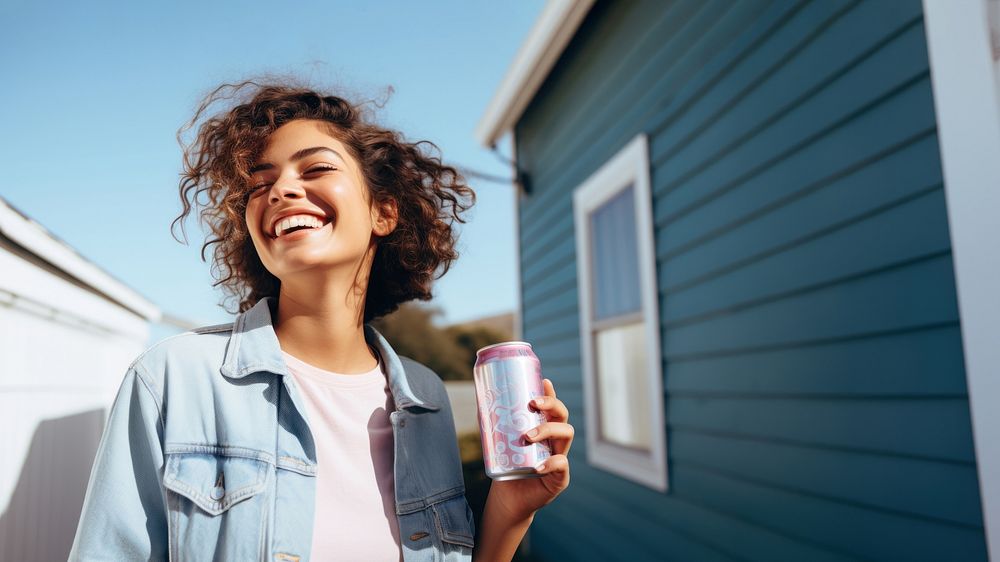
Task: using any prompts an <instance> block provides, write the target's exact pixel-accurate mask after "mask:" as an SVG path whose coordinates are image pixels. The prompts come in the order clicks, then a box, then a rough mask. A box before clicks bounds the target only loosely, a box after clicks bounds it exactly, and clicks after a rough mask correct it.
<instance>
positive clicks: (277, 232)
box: [274, 215, 323, 238]
mask: <svg viewBox="0 0 1000 562" xmlns="http://www.w3.org/2000/svg"><path fill="white" fill-rule="evenodd" d="M303 225H306V226H311V227H313V228H320V227H322V226H323V221H321V220H320V219H319V218H317V217H314V216H312V215H292V216H290V217H285V218H283V219H281V220H280V221H278V223H277V225H276V226H275V227H274V236H275V237H276V238H277V237H278V236H281V235H282V233H284V231H285V230H288V229H289V228H292V227H293V226H303Z"/></svg>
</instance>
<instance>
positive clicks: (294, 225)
mask: <svg viewBox="0 0 1000 562" xmlns="http://www.w3.org/2000/svg"><path fill="white" fill-rule="evenodd" d="M332 223H333V219H332V218H328V217H324V218H320V217H315V216H310V217H309V219H306V220H302V219H294V218H293V219H291V220H282V221H279V222H278V223H277V225H276V226H275V228H274V233H273V234H271V236H270V238H271V239H272V240H276V239H278V238H281V239H285V238H288V239H297V238H301V237H302V236H304V235H305V234H309V233H311V232H318V231H320V230H323V229H324V228H326V227H327V226H329V225H330V224H332Z"/></svg>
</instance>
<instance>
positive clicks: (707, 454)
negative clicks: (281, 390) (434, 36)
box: [477, 0, 1000, 561]
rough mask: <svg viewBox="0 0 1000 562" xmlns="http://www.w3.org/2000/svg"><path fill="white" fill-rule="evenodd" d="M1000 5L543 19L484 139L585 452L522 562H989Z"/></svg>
mask: <svg viewBox="0 0 1000 562" xmlns="http://www.w3.org/2000/svg"><path fill="white" fill-rule="evenodd" d="M994 4H996V2H994V1H993V0H970V1H967V2H950V1H948V2H945V1H936V0H927V1H926V3H925V4H922V3H921V2H920V1H919V0H872V1H847V0H812V1H810V0H803V1H792V0H783V1H775V2H768V1H763V0H740V1H733V0H717V1H713V0H674V1H669V2H668V1H660V0H649V1H620V2H615V1H605V0H597V1H592V0H585V1H577V2H571V1H552V2H550V3H549V4H548V5H547V6H546V7H545V9H544V10H543V12H542V14H541V16H540V18H539V20H538V22H537V23H536V25H535V27H534V28H533V30H532V31H531V33H530V34H529V36H528V38H527V39H526V41H525V43H524V44H523V45H522V47H521V50H520V51H519V53H518V55H517V57H516V59H515V61H514V62H513V64H512V66H511V68H510V70H509V72H508V74H507V75H506V77H505V78H504V79H503V81H502V83H501V84H500V86H499V88H498V90H497V92H496V95H495V97H494V99H493V101H492V103H491V104H490V106H489V107H488V108H487V110H486V112H485V114H484V115H483V118H482V121H481V122H480V124H479V127H478V129H477V136H478V138H479V140H480V141H481V142H482V143H483V144H484V145H486V146H493V147H496V146H497V145H498V143H499V141H500V140H501V139H509V140H510V142H511V143H512V146H513V155H514V160H515V162H514V168H515V171H516V172H517V177H518V182H517V185H518V195H517V217H518V226H517V232H518V237H519V248H518V252H519V254H518V256H519V258H518V259H519V262H518V267H519V272H518V278H519V290H520V297H519V301H520V310H519V312H518V314H519V323H520V329H521V339H524V340H526V341H529V342H531V343H532V344H533V346H534V349H535V351H536V353H537V354H538V356H539V358H540V359H541V362H542V366H543V370H544V372H545V374H546V376H547V377H549V378H551V379H552V380H553V382H554V383H555V386H556V390H557V393H558V395H559V397H560V398H561V399H562V400H563V401H564V402H565V403H566V404H567V406H568V407H569V408H570V412H571V414H570V422H571V423H573V424H574V426H575V428H576V430H577V432H576V438H575V441H574V445H573V448H572V450H571V452H570V454H569V456H570V464H571V471H572V483H571V485H570V487H569V489H567V490H566V492H565V493H564V494H563V495H562V496H560V498H559V499H557V500H556V501H555V502H553V503H552V504H550V505H548V506H546V507H545V508H543V509H542V510H541V511H539V513H538V514H537V515H536V517H535V520H534V523H533V525H532V527H531V530H530V534H529V541H530V547H531V548H530V550H531V554H532V556H533V557H534V558H536V559H538V560H543V561H563V560H695V561H701V560H706V561H711V560H734V559H738V560H767V561H771V560H795V561H827V560H830V561H832V560H859V559H864V560H875V559H877V560H934V561H943V560H986V559H987V558H988V556H989V552H990V550H991V549H992V551H993V556H994V557H995V558H1000V554H998V552H1000V351H998V349H1000V296H998V295H1000V293H998V291H997V289H996V287H997V286H998V282H1000V195H998V193H1000V94H998V91H997V89H998V86H1000V78H998V76H1000V74H998V73H1000V63H998V59H1000V48H998V50H997V52H996V56H993V55H992V53H991V51H990V43H989V34H990V27H989V26H990V25H993V32H994V34H995V38H996V40H997V41H998V43H997V45H1000V25H997V24H998V22H997V19H996V10H993V11H990V10H988V9H987V8H988V7H992V8H995V7H996V6H994ZM988 14H989V15H988ZM932 67H933V72H932Z"/></svg>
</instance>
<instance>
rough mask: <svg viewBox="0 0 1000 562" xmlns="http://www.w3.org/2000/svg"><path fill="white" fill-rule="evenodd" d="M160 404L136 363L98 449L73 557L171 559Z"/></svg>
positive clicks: (154, 391) (123, 386)
mask: <svg viewBox="0 0 1000 562" xmlns="http://www.w3.org/2000/svg"><path fill="white" fill-rule="evenodd" d="M160 404H161V401H160V399H159V397H158V395H157V389H156V387H155V386H154V385H153V384H152V379H151V377H149V376H148V375H147V373H146V372H145V370H144V369H143V368H142V366H141V364H139V363H138V362H136V363H133V365H132V366H131V367H129V369H128V371H127V372H126V374H125V378H124V380H123V381H122V384H121V387H120V388H119V390H118V394H117V396H116V397H115V400H114V403H113V404H112V406H111V412H110V414H109V416H108V421H107V425H106V426H105V427H104V433H103V434H102V436H101V440H100V444H99V445H98V447H97V456H96V458H95V459H94V466H93V468H92V469H91V473H90V481H89V483H88V485H87V493H86V497H85V498H84V501H83V510H82V513H81V514H80V522H79V524H78V526H77V531H76V537H75V538H74V540H73V547H72V549H71V551H70V555H69V560H71V561H75V560H116V561H117V560H166V559H167V519H166V509H165V506H164V493H163V486H162V479H163V447H162V439H163V419H162V416H161V412H160Z"/></svg>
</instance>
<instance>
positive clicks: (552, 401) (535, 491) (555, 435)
mask: <svg viewBox="0 0 1000 562" xmlns="http://www.w3.org/2000/svg"><path fill="white" fill-rule="evenodd" d="M542 387H543V388H544V389H545V396H539V397H537V398H535V400H533V401H532V403H531V404H530V406H529V407H532V408H534V409H535V410H538V411H540V412H542V413H543V414H545V418H546V421H545V422H544V423H542V424H541V425H539V426H537V427H535V428H533V429H531V430H528V432H527V433H525V439H527V440H528V441H531V442H539V441H543V440H545V439H549V440H550V443H551V444H552V456H550V457H549V458H547V459H545V461H544V466H543V467H542V468H541V469H539V471H538V472H539V473H540V474H542V477H541V478H520V479H517V480H499V481H494V482H492V484H491V486H490V498H492V499H493V500H495V501H497V502H499V503H500V504H501V505H502V506H503V507H504V508H505V511H507V512H508V514H509V515H510V516H511V517H513V518H514V520H517V521H520V520H522V519H524V518H527V517H530V516H532V515H534V513H535V511H537V510H538V509H539V508H540V507H542V506H543V505H546V504H548V503H549V502H551V501H552V500H554V499H555V498H556V496H558V495H559V494H560V493H561V492H562V491H563V490H565V489H566V487H567V486H569V459H567V458H566V454H567V453H568V452H569V447H570V445H571V444H572V443H573V426H572V425H570V424H569V423H567V422H568V420H569V410H567V409H566V406H565V404H563V403H562V401H561V400H559V399H558V398H556V390H555V388H554V387H553V386H552V381H550V380H549V379H544V380H543V381H542ZM539 400H540V401H541V402H540V403H536V401H539ZM532 431H536V432H537V433H536V434H535V435H532Z"/></svg>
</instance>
